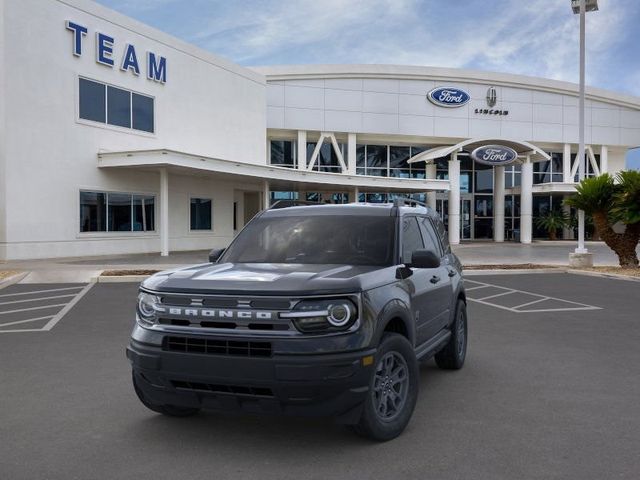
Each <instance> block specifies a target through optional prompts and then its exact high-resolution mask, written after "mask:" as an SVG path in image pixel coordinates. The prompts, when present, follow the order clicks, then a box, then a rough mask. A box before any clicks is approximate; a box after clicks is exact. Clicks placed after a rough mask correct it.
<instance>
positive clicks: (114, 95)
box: [107, 87, 131, 128]
mask: <svg viewBox="0 0 640 480" xmlns="http://www.w3.org/2000/svg"><path fill="white" fill-rule="evenodd" d="M107 123H109V124H110V125H116V126H118V127H126V128H131V93H130V92H128V91H126V90H122V89H120V88H116V87H108V88H107Z"/></svg>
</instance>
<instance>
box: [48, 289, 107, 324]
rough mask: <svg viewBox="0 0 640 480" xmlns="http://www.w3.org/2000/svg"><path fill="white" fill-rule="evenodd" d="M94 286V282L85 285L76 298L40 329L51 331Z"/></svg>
mask: <svg viewBox="0 0 640 480" xmlns="http://www.w3.org/2000/svg"><path fill="white" fill-rule="evenodd" d="M94 285H95V282H91V283H89V284H87V286H85V287H84V288H83V289H82V290H81V291H80V293H78V295H76V297H75V298H74V299H73V300H71V301H70V302H69V303H67V306H66V307H64V308H63V309H62V310H60V311H59V312H58V314H57V315H56V316H55V317H53V318H52V319H51V320H49V322H47V324H46V325H45V326H44V327H42V329H43V330H46V331H49V330H51V329H52V328H53V327H54V326H55V324H56V323H58V322H59V321H60V320H62V317H64V316H65V315H66V314H67V312H68V311H69V310H71V309H72V308H73V307H74V306H75V304H76V303H78V302H79V301H80V299H81V298H82V297H84V296H85V295H86V294H87V292H88V291H89V290H91V288H92V287H93V286H94Z"/></svg>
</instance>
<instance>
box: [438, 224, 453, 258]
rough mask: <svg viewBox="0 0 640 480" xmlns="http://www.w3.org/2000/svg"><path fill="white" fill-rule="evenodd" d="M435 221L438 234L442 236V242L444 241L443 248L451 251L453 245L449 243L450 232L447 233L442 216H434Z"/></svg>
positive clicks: (447, 251) (446, 251) (445, 250)
mask: <svg viewBox="0 0 640 480" xmlns="http://www.w3.org/2000/svg"><path fill="white" fill-rule="evenodd" d="M434 223H435V225H436V232H438V236H439V237H440V242H442V248H444V253H451V245H449V234H448V233H447V227H445V226H444V223H443V222H442V219H441V218H440V217H438V218H434Z"/></svg>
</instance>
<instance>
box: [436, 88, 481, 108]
mask: <svg viewBox="0 0 640 480" xmlns="http://www.w3.org/2000/svg"><path fill="white" fill-rule="evenodd" d="M427 98H428V99H429V101H430V102H431V103H433V104H435V105H438V106H441V107H461V106H463V105H464V104H466V103H467V102H468V101H469V99H470V98H471V97H470V96H469V94H468V93H467V92H465V91H464V90H461V89H459V88H454V87H438V88H434V89H433V90H431V91H430V92H429V93H428V94H427Z"/></svg>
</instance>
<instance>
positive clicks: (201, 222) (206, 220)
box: [191, 198, 212, 230]
mask: <svg viewBox="0 0 640 480" xmlns="http://www.w3.org/2000/svg"><path fill="white" fill-rule="evenodd" d="M211 204H212V202H211V199H210V198H192V199H191V230H211V211H212V210H211Z"/></svg>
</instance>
